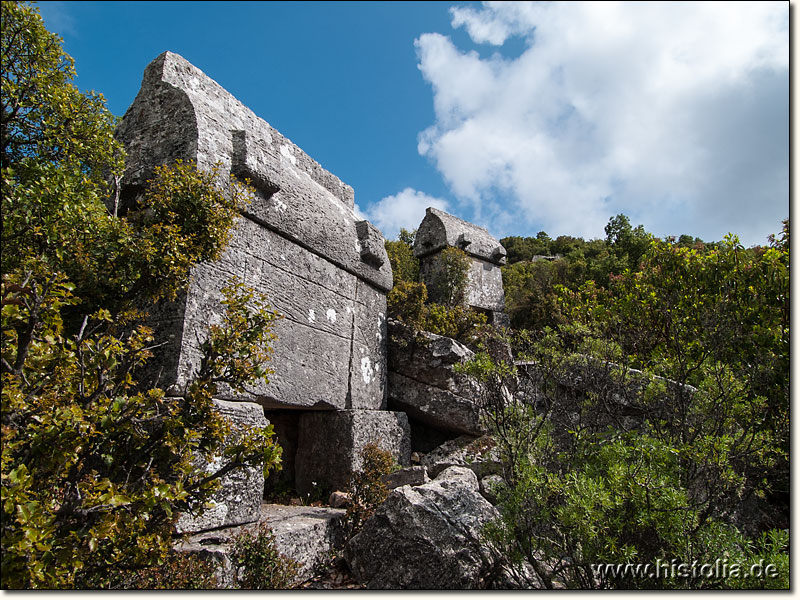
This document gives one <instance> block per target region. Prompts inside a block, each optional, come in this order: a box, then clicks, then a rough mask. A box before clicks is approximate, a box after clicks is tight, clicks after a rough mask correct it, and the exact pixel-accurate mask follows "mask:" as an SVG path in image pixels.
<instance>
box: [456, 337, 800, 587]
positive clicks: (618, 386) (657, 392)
mask: <svg viewBox="0 0 800 600" xmlns="http://www.w3.org/2000/svg"><path fill="white" fill-rule="evenodd" d="M520 347H521V348H523V349H524V350H525V351H524V352H522V353H521V354H520V355H519V356H520V357H521V358H524V359H526V360H527V363H528V364H527V367H526V368H524V369H522V370H516V369H514V368H513V366H512V365H509V364H508V363H506V362H503V361H498V360H492V357H490V356H488V355H486V354H479V355H478V356H476V359H475V360H474V361H473V362H472V363H471V364H470V365H467V367H466V370H467V372H470V373H472V374H473V375H477V376H479V377H481V378H482V379H483V380H484V381H485V383H486V384H487V385H485V386H484V387H483V390H484V395H483V397H482V398H480V399H479V401H480V403H481V405H482V407H483V408H484V410H485V412H486V415H487V417H488V420H489V422H490V423H491V426H492V430H493V434H494V436H495V439H496V441H497V445H498V448H499V450H500V452H501V461H502V463H503V479H504V484H503V485H502V486H500V489H499V490H498V497H499V505H498V508H499V509H500V512H501V515H502V517H501V519H499V520H498V521H497V522H496V523H495V524H494V525H493V526H492V527H491V528H490V530H489V532H488V534H489V539H490V540H491V541H492V542H493V543H494V544H495V546H496V547H498V548H501V549H503V551H504V553H505V555H506V556H507V557H508V558H509V559H510V560H511V561H512V562H515V563H516V564H521V562H522V561H525V562H527V563H528V564H530V565H531V566H532V567H533V569H534V572H535V573H536V576H537V577H538V578H539V579H541V580H542V581H543V582H544V584H545V586H546V587H552V586H554V585H555V584H556V583H557V582H562V583H564V584H565V585H567V586H568V587H576V588H593V587H619V588H627V587H637V588H644V587H668V588H669V587H688V588H700V587H702V588H708V587H711V588H715V587H726V588H729V587H741V586H742V585H744V586H755V587H759V586H779V585H781V582H784V583H785V582H786V581H787V580H786V573H787V572H786V571H785V565H786V561H787V560H788V557H787V555H786V551H785V548H783V546H781V543H780V540H781V539H782V538H780V535H781V534H780V533H779V532H777V531H775V530H773V531H772V532H771V533H768V534H767V537H766V538H764V537H762V538H760V539H761V541H760V542H757V543H756V545H755V546H754V545H753V542H751V541H748V540H747V538H746V537H745V535H744V533H743V532H742V531H740V530H739V529H738V527H740V526H741V524H740V521H737V520H736V519H734V518H731V517H732V515H734V514H736V512H737V507H739V506H740V504H739V503H740V502H741V500H742V498H748V496H752V494H753V493H754V487H753V486H754V483H753V482H752V481H751V480H749V478H748V477H747V474H748V473H749V472H751V469H752V468H753V467H748V466H747V465H748V464H751V465H754V464H759V461H763V460H764V459H765V458H768V457H769V456H771V453H772V452H774V450H775V448H776V446H777V447H779V445H778V444H777V442H779V440H778V439H776V438H775V436H774V435H773V434H772V433H771V432H770V431H768V430H765V429H764V427H763V422H762V417H763V415H764V414H765V410H766V404H765V403H763V402H760V403H759V402H754V401H752V400H748V399H747V395H746V394H743V390H744V389H746V388H745V386H744V384H743V382H742V381H741V380H739V379H737V377H736V376H735V375H734V373H733V372H732V371H731V370H730V369H727V370H726V369H725V368H723V367H722V366H720V365H719V364H711V365H707V366H702V365H701V366H699V367H698V369H700V370H701V371H704V372H705V373H706V377H704V378H703V379H700V380H699V381H698V382H697V384H698V385H697V387H696V388H690V387H688V386H687V385H685V384H681V383H680V382H669V381H667V380H663V379H659V378H656V377H652V376H649V375H647V374H642V373H638V372H636V371H632V370H631V369H630V368H629V367H628V366H627V365H628V364H629V358H628V357H627V356H626V355H625V352H624V348H623V347H621V346H620V345H619V344H616V343H615V342H614V341H613V340H607V339H603V338H598V337H596V335H594V334H593V331H592V329H591V328H589V327H586V326H582V325H578V326H565V327H562V328H561V329H560V330H558V331H554V332H553V331H551V332H545V334H542V335H539V336H529V335H521V336H520V338H519V339H518V349H519V348H520ZM509 392H510V393H509ZM747 525H750V524H749V523H748V524H747ZM767 541H769V544H766V542H767ZM733 557H737V558H736V559H734V558H733ZM765 557H768V558H769V560H770V561H771V562H773V563H774V564H775V565H776V567H777V569H778V577H777V578H775V579H771V578H770V579H769V580H767V579H765V578H762V579H761V580H758V581H756V580H749V581H747V580H745V581H742V580H738V579H724V580H712V579H707V578H703V577H700V576H696V577H691V578H673V579H667V578H662V579H658V578H657V579H648V578H635V577H633V576H631V575H628V576H627V577H609V576H608V574H604V573H597V572H595V571H594V570H593V568H592V565H593V564H596V563H615V564H619V563H622V564H625V563H641V564H650V565H655V564H656V561H657V560H659V559H660V560H662V561H666V562H669V561H670V560H672V559H674V560H675V561H677V562H679V563H683V564H688V565H691V564H692V563H693V562H695V561H697V562H698V563H699V564H702V563H704V562H710V563H713V562H714V561H715V560H716V559H727V560H728V561H729V562H734V561H735V560H738V561H739V562H741V563H742V564H745V563H747V561H750V560H754V561H755V562H758V560H760V559H761V558H765ZM781 569H784V570H781ZM517 575H518V576H519V577H521V578H522V579H524V578H525V571H524V570H523V569H520V570H519V573H518V574H517ZM530 583H533V582H530Z"/></svg>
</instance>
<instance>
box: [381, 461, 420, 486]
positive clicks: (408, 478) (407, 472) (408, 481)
mask: <svg viewBox="0 0 800 600" xmlns="http://www.w3.org/2000/svg"><path fill="white" fill-rule="evenodd" d="M382 479H383V482H384V483H385V484H386V487H387V488H388V489H390V490H393V489H394V488H399V487H400V486H403V485H423V484H425V483H428V482H429V481H430V480H431V478H430V477H428V469H426V468H425V467H423V466H422V465H414V466H412V467H405V468H404V469H399V470H397V471H393V472H392V473H389V474H388V475H384V476H383V478H382Z"/></svg>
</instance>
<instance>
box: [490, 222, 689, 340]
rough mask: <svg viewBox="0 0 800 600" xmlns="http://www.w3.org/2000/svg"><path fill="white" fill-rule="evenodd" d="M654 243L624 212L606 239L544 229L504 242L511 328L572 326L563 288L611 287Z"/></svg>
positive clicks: (608, 231) (504, 278) (504, 274)
mask: <svg viewBox="0 0 800 600" xmlns="http://www.w3.org/2000/svg"><path fill="white" fill-rule="evenodd" d="M681 237H682V239H683V238H684V237H686V236H681ZM652 239H653V238H652V236H651V235H650V234H649V233H647V232H646V231H645V230H644V227H643V226H642V225H637V226H636V227H631V224H630V220H629V219H628V217H626V216H625V215H621V214H620V215H617V216H615V217H612V218H611V219H609V222H608V225H606V239H605V240H600V239H596V240H590V241H588V242H587V241H585V240H583V238H576V237H572V236H567V235H562V236H559V237H558V238H556V239H555V240H552V239H551V238H550V236H548V235H547V234H546V233H545V232H543V231H540V232H539V233H538V234H537V236H536V237H533V238H530V237H529V238H522V237H507V238H503V239H502V240H500V241H501V243H502V244H503V245H504V246H505V248H506V251H507V253H508V264H507V265H506V266H504V267H503V287H504V288H505V293H506V309H507V311H508V315H509V318H510V320H511V325H512V326H513V327H514V328H517V329H532V330H541V329H543V328H544V327H548V326H549V327H554V326H556V325H559V324H562V323H567V322H568V320H567V317H566V315H565V314H564V313H563V312H562V307H561V304H560V298H561V292H560V288H562V287H566V288H568V289H571V290H577V289H578V288H579V287H581V286H582V285H584V284H585V283H586V282H587V281H594V282H595V284H596V285H597V286H599V287H602V288H606V287H608V285H609V283H610V282H611V278H612V277H613V276H615V275H619V274H620V273H622V272H624V271H625V270H626V269H630V270H634V271H635V270H637V269H638V268H639V261H640V260H641V257H642V256H643V254H644V252H645V251H646V250H647V248H648V246H649V244H650V241H651V240H652Z"/></svg>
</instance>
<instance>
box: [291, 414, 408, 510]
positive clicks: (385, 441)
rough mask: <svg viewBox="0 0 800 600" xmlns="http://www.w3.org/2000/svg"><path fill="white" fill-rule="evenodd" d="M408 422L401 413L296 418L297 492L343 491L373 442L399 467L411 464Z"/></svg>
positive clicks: (306, 415)
mask: <svg viewBox="0 0 800 600" xmlns="http://www.w3.org/2000/svg"><path fill="white" fill-rule="evenodd" d="M409 440H410V432H409V426H408V418H407V417H406V415H405V414H404V413H401V412H389V411H384V410H342V411H336V412H308V413H304V414H303V415H302V416H301V417H300V423H299V436H298V443H297V446H298V450H297V456H296V457H295V485H296V488H297V491H298V492H299V493H300V494H301V495H302V494H309V493H311V492H312V491H314V490H315V489H319V490H337V489H338V490H345V489H347V487H348V484H349V483H350V477H351V475H352V473H354V472H355V471H358V470H360V469H361V466H362V462H361V450H362V449H363V448H364V446H366V445H367V444H369V443H371V442H375V443H377V444H378V446H380V447H381V448H383V449H384V450H387V451H389V452H391V454H392V456H393V457H394V460H395V461H396V462H397V463H398V464H400V465H401V466H407V465H409V464H410V462H411V446H410V441H409Z"/></svg>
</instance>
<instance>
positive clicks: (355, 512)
mask: <svg viewBox="0 0 800 600" xmlns="http://www.w3.org/2000/svg"><path fill="white" fill-rule="evenodd" d="M361 461H362V466H361V470H360V471H357V472H356V473H353V477H352V479H351V482H350V493H351V496H352V498H351V503H350V506H348V507H347V514H346V517H345V518H346V520H347V522H348V524H349V526H350V535H351V536H352V535H354V534H355V533H356V532H357V531H358V530H359V529H360V528H361V526H362V525H363V524H364V523H365V522H366V521H367V519H369V518H370V517H371V516H372V515H373V514H375V509H376V508H377V507H378V506H380V505H381V504H382V503H383V501H384V500H386V497H387V496H388V495H389V490H388V488H387V487H386V484H385V483H384V481H383V476H384V475H388V474H389V473H391V472H392V471H394V470H395V468H396V464H395V461H394V458H393V457H392V454H391V452H388V451H386V450H383V449H382V448H381V447H380V446H378V444H377V443H376V442H370V443H369V444H367V445H366V446H364V448H362V450H361Z"/></svg>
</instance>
